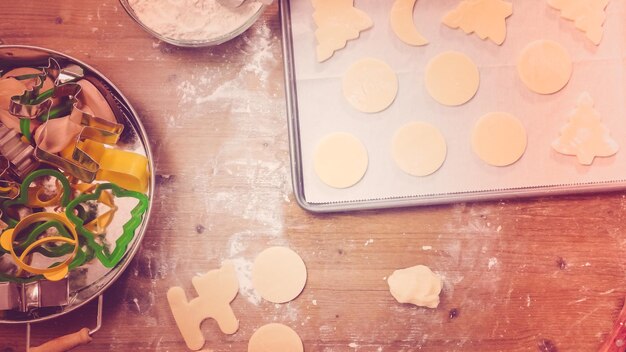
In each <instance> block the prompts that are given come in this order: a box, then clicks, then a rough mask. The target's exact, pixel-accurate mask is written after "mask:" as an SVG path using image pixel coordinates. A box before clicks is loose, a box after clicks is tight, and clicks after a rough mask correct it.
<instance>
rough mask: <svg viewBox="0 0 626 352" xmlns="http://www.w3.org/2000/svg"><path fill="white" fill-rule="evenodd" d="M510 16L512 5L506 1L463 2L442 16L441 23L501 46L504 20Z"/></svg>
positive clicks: (504, 33)
mask: <svg viewBox="0 0 626 352" xmlns="http://www.w3.org/2000/svg"><path fill="white" fill-rule="evenodd" d="M512 14H513V4H511V3H510V2H507V1H503V0H464V1H463V2H461V3H460V4H459V6H457V8H455V9H454V10H452V11H450V12H448V13H447V14H446V15H445V16H444V18H443V23H444V24H445V25H446V26H448V27H450V28H454V29H456V28H461V29H462V30H463V31H464V32H465V33H467V34H470V33H472V32H473V33H476V35H478V37H480V39H487V38H489V39H491V41H493V42H494V43H496V44H498V45H501V44H502V43H503V42H504V39H505V38H506V18H507V17H509V16H511V15H512Z"/></svg>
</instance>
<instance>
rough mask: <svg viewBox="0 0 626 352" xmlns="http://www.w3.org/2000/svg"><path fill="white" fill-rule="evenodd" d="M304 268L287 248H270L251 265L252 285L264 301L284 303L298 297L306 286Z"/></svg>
mask: <svg viewBox="0 0 626 352" xmlns="http://www.w3.org/2000/svg"><path fill="white" fill-rule="evenodd" d="M306 278H307V273H306V266H305V265H304V262H303V261H302V258H300V256H299V255H298V254H297V253H296V252H294V251H292V250H291V249H289V248H287V247H271V248H268V249H266V250H264V251H263V252H261V253H260V254H259V255H258V256H257V257H256V259H255V260H254V264H253V265H252V285H253V286H254V289H255V290H256V291H257V292H258V293H259V295H261V297H263V298H264V299H266V300H268V301H270V302H272V303H285V302H289V301H291V300H293V299H294V298H296V297H298V295H300V293H301V292H302V290H303V289H304V285H305V284H306Z"/></svg>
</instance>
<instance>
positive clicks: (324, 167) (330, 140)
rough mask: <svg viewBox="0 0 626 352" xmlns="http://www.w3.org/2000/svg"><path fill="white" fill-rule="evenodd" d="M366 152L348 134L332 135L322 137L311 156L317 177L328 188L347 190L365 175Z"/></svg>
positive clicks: (357, 141) (359, 142)
mask: <svg viewBox="0 0 626 352" xmlns="http://www.w3.org/2000/svg"><path fill="white" fill-rule="evenodd" d="M367 165H368V156H367V150H366V149H365V146H364V145H363V143H361V141H359V140H358V139H357V138H356V137H355V136H353V135H351V134H349V133H343V132H339V133H333V134H330V135H328V136H326V137H324V138H323V139H322V140H321V141H320V142H319V144H318V146H317V149H316V150H315V154H314V156H313V168H314V170H315V173H316V174H317V176H318V177H319V178H320V179H321V180H322V182H324V183H325V184H327V185H329V186H330V187H334V188H348V187H351V186H354V185H355V184H357V183H358V182H359V181H360V180H361V179H362V178H363V176H364V175H365V171H367Z"/></svg>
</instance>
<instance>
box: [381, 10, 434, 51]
mask: <svg viewBox="0 0 626 352" xmlns="http://www.w3.org/2000/svg"><path fill="white" fill-rule="evenodd" d="M416 2H417V0H395V2H394V3H393V6H392V7H391V12H390V13H389V22H390V23H391V29H392V30H393V32H394V33H395V34H396V35H397V36H398V38H400V40H402V41H403V42H405V43H406V44H409V45H413V46H422V45H426V44H428V40H427V39H426V38H424V36H422V35H421V34H420V32H418V31H417V29H416V28H415V24H414V23H413V8H414V7H415V3H416Z"/></svg>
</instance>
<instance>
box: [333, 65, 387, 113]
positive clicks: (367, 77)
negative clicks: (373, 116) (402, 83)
mask: <svg viewBox="0 0 626 352" xmlns="http://www.w3.org/2000/svg"><path fill="white" fill-rule="evenodd" d="M342 85H343V95H344V96H345V97H346V99H347V100H348V102H349V103H350V105H352V106H353V107H354V108H355V109H357V110H359V111H361V112H367V113H375V112H380V111H383V110H385V109H386V108H388V107H389V105H391V103H393V101H394V100H395V99H396V95H397V94H398V77H397V76H396V73H395V72H394V71H393V69H392V68H391V67H390V66H389V65H387V64H386V63H385V62H384V61H381V60H378V59H372V58H365V59H362V60H359V61H357V62H355V63H354V64H352V66H350V68H349V69H348V71H347V72H346V74H345V75H344V76H343V82H342Z"/></svg>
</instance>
